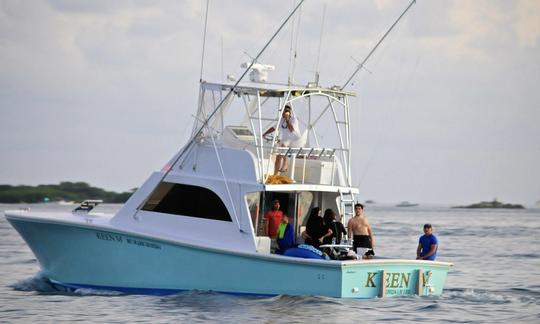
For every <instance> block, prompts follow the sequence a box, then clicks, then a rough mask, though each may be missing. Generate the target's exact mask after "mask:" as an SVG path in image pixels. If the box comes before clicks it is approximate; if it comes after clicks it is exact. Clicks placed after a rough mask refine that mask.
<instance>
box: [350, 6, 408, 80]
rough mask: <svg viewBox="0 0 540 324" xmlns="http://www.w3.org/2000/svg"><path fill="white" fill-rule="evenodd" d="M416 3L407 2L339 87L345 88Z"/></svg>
mask: <svg viewBox="0 0 540 324" xmlns="http://www.w3.org/2000/svg"><path fill="white" fill-rule="evenodd" d="M415 3H416V0H412V1H411V3H410V4H409V6H408V7H407V8H406V9H405V10H404V11H403V12H402V13H401V15H400V16H399V17H398V19H396V21H394V23H393V24H392V26H390V28H389V29H388V30H387V31H386V33H384V35H383V36H382V37H381V39H379V41H378V42H377V44H375V46H374V47H373V48H372V49H371V51H370V52H369V54H368V55H367V56H366V57H365V58H364V60H363V61H362V62H361V63H358V66H357V67H356V69H355V70H354V72H353V73H352V74H351V76H350V77H349V78H348V79H347V81H345V83H344V84H343V86H342V87H341V89H342V90H343V89H345V87H347V86H348V85H349V83H350V82H351V81H352V79H353V78H354V77H355V76H356V74H357V73H358V71H360V69H362V68H363V67H364V64H366V62H367V61H368V60H369V58H370V57H371V55H373V53H374V52H375V51H376V50H377V48H378V47H379V45H381V43H382V42H383V41H384V39H385V38H386V36H388V34H390V32H391V31H392V29H394V27H395V26H396V25H397V23H398V22H399V21H400V20H401V18H402V17H403V16H405V14H406V13H407V11H409V9H410V8H411V7H412V6H413V5H414V4H415Z"/></svg>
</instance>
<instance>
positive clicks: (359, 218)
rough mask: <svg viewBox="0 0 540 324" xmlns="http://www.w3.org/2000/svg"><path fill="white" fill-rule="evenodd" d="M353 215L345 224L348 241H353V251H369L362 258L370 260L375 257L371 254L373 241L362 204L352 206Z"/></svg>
mask: <svg viewBox="0 0 540 324" xmlns="http://www.w3.org/2000/svg"><path fill="white" fill-rule="evenodd" d="M354 213H355V215H354V217H353V218H351V219H350V220H349V223H348V224H347V231H348V232H349V239H351V238H352V239H353V251H354V252H357V249H358V248H368V249H369V250H368V251H367V252H366V253H365V254H364V258H367V259H371V258H372V257H373V256H374V255H375V253H374V252H373V247H374V246H375V241H374V240H373V233H372V232H371V226H370V225H369V221H368V219H367V217H366V216H364V206H363V205H362V204H356V205H354Z"/></svg>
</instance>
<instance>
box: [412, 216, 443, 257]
mask: <svg viewBox="0 0 540 324" xmlns="http://www.w3.org/2000/svg"><path fill="white" fill-rule="evenodd" d="M438 244H439V242H438V240H437V237H436V236H435V235H433V227H432V226H431V224H425V225H424V235H422V236H420V240H419V243H418V249H417V250H416V260H430V261H435V258H436V257H437V248H438Z"/></svg>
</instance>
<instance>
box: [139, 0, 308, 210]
mask: <svg viewBox="0 0 540 324" xmlns="http://www.w3.org/2000/svg"><path fill="white" fill-rule="evenodd" d="M304 1H305V0H301V1H300V2H299V3H298V5H297V6H296V7H295V8H294V9H293V11H292V12H291V13H290V14H289V16H288V17H287V18H286V19H285V21H283V23H282V24H281V25H280V26H279V28H278V29H277V30H276V32H275V33H274V35H272V37H271V38H270V40H269V41H268V42H267V43H266V45H264V47H263V48H262V49H261V50H260V51H259V53H258V54H257V55H256V56H255V57H254V58H253V59H252V61H251V63H250V64H249V66H248V67H247V68H246V70H245V71H244V73H242V75H241V76H240V78H238V80H237V81H236V83H235V84H234V85H233V86H232V87H231V89H230V90H229V92H228V93H227V95H226V96H225V97H224V98H223V99H222V100H221V101H220V102H219V104H218V105H217V106H216V108H215V109H214V111H212V113H211V114H210V115H209V116H208V117H207V118H206V120H205V121H204V123H203V124H202V125H201V127H199V129H198V130H197V132H195V135H193V136H192V137H191V139H190V141H189V142H188V143H187V144H186V146H184V148H183V149H182V151H181V152H180V153H179V154H178V156H177V157H176V158H175V159H174V160H173V161H172V163H171V164H169V166H168V167H167V168H166V169H165V173H164V174H163V176H162V177H161V179H160V181H159V182H162V181H163V180H164V179H165V178H166V177H167V175H168V174H169V172H170V171H171V170H172V168H173V166H174V165H175V164H176V163H177V162H178V161H179V160H180V159H181V158H182V157H183V156H184V154H185V153H186V152H187V151H188V150H190V148H191V147H192V146H193V143H195V139H196V138H197V137H198V136H199V135H200V134H201V133H202V132H203V130H204V128H205V127H206V126H207V125H208V122H209V121H210V120H211V119H212V117H214V115H215V114H216V113H217V112H218V111H219V110H220V109H221V107H222V106H223V103H225V102H226V101H227V100H228V99H229V97H230V96H231V95H232V94H233V93H234V91H235V90H236V88H237V87H238V84H239V83H240V81H242V79H243V78H244V77H245V76H246V74H247V73H248V72H249V70H250V69H251V67H252V66H253V64H255V62H257V60H258V59H259V57H261V55H262V54H263V53H264V52H265V51H266V49H267V48H268V46H269V45H270V43H272V41H273V40H274V38H276V36H277V35H278V34H279V32H280V31H281V30H282V29H283V27H284V26H285V25H286V24H287V22H288V21H289V20H290V19H291V17H292V16H293V15H294V13H295V12H296V11H297V10H298V8H300V6H301V5H302V3H304ZM205 25H206V23H205ZM205 29H206V27H205ZM200 82H201V83H202V79H201V81H200ZM151 194H152V193H150V194H149V195H148V197H147V198H146V199H145V200H144V201H143V203H142V204H141V206H144V204H145V203H146V201H147V200H148V199H149V198H150V195H151ZM140 208H141V207H139V208H138V209H137V212H138V211H139V209H140ZM133 217H134V218H137V214H136V213H135V215H134V216H133Z"/></svg>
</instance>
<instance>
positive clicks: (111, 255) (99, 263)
mask: <svg viewBox="0 0 540 324" xmlns="http://www.w3.org/2000/svg"><path fill="white" fill-rule="evenodd" d="M7 218H8V220H9V221H10V223H11V224H12V225H13V227H14V228H15V229H16V230H17V231H18V232H19V233H20V235H21V236H22V237H23V238H24V240H25V241H26V242H27V244H28V245H29V246H30V248H31V249H32V251H33V253H34V254H35V256H36V258H37V259H38V261H39V263H40V265H41V268H42V273H43V274H44V276H45V277H47V278H49V280H51V282H53V283H55V284H59V285H62V286H64V287H69V288H94V289H106V290H115V291H121V292H125V293H136V294H157V295H165V294H174V293H176V292H179V291H184V290H193V289H196V290H210V291H217V292H224V293H233V294H254V295H280V294H287V295H321V296H329V297H346V298H374V297H385V296H394V295H414V294H418V295H440V294H441V293H442V291H443V287H444V282H445V280H446V276H447V273H448V270H449V268H450V266H451V264H450V263H445V262H429V261H416V260H390V259H388V260H386V259H375V260H369V261H346V262H342V261H325V260H307V259H300V258H292V257H283V256H275V255H263V254H257V253H238V252H230V251H221V250H213V249H206V248H201V247H197V246H190V245H183V244H177V243H174V242H170V241H165V240H157V239H155V238H149V237H145V236H139V235H134V234H130V233H124V232H120V231H111V230H103V229H101V228H93V227H92V226H91V225H88V226H74V225H70V224H64V223H56V222H48V221H41V220H40V221H38V220H35V219H23V218H19V217H10V216H9V215H8V217H7Z"/></svg>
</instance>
